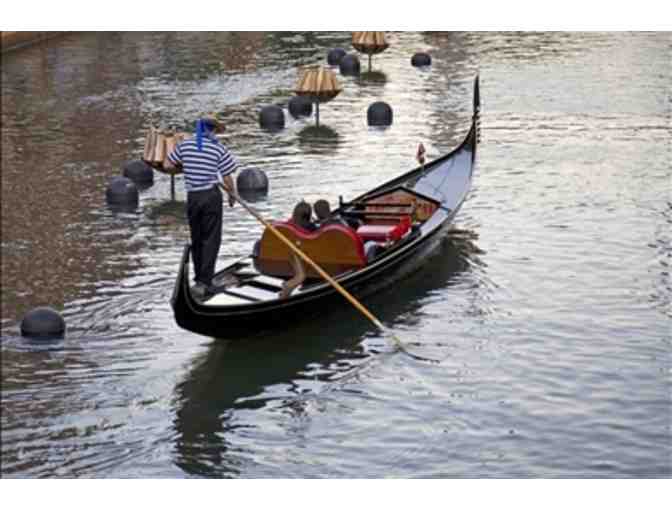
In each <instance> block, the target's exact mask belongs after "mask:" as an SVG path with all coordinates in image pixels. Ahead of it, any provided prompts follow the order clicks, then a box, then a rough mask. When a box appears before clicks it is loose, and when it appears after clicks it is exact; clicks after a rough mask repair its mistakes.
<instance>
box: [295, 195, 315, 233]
mask: <svg viewBox="0 0 672 510" xmlns="http://www.w3.org/2000/svg"><path fill="white" fill-rule="evenodd" d="M311 213H312V208H311V207H310V204H309V203H308V202H306V201H304V200H301V202H299V203H298V204H296V206H295V207H294V212H293V213H292V221H293V222H294V223H295V224H297V225H299V226H300V227H306V226H307V225H309V224H310V215H311Z"/></svg>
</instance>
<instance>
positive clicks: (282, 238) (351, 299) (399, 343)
mask: <svg viewBox="0 0 672 510" xmlns="http://www.w3.org/2000/svg"><path fill="white" fill-rule="evenodd" d="M219 186H220V188H222V190H223V191H224V192H226V193H228V194H229V195H231V196H232V197H233V198H234V199H235V200H236V201H237V202H238V203H239V204H240V205H242V206H243V208H244V209H245V210H246V211H247V212H249V213H250V214H251V215H252V216H254V217H255V218H256V219H257V220H258V221H259V222H260V223H261V224H262V225H264V226H265V227H266V228H268V229H269V230H270V231H271V232H273V234H274V235H275V236H276V237H277V238H278V239H280V241H282V242H283V243H284V244H285V245H287V247H288V248H289V249H290V250H292V251H293V252H294V253H296V254H297V255H298V256H299V257H301V259H302V260H303V261H304V262H306V263H307V264H308V265H309V266H310V267H312V268H313V269H314V270H315V271H316V272H317V273H318V274H319V275H320V276H322V278H324V279H325V280H326V281H327V282H329V283H330V284H331V286H332V287H334V288H335V289H336V290H337V291H338V292H340V293H341V295H342V296H343V297H344V298H345V299H347V300H348V301H349V302H350V304H351V305H352V306H354V307H355V308H357V310H359V311H360V312H361V313H362V314H363V315H364V316H365V317H366V318H367V319H369V320H370V321H371V322H373V323H374V324H375V325H376V327H378V329H380V330H381V331H382V332H383V333H384V334H386V335H387V336H389V337H390V338H391V339H392V340H393V341H394V343H395V346H396V347H397V349H399V350H400V351H403V352H405V353H406V354H408V355H409V356H411V357H412V358H415V359H418V360H422V361H431V362H433V363H439V360H435V359H430V358H424V357H422V356H418V355H416V354H413V353H411V352H409V351H407V350H406V348H405V346H404V344H403V342H402V341H401V340H399V338H397V336H396V335H395V334H394V332H392V330H391V329H389V328H388V327H386V326H385V325H384V324H383V323H382V322H380V321H379V320H378V319H377V318H376V317H375V315H373V314H372V313H371V312H370V311H369V310H368V309H367V308H366V307H365V306H364V305H363V304H361V303H360V302H359V301H357V300H356V299H355V298H354V296H352V294H350V293H349V292H348V291H347V290H345V289H344V288H343V287H342V286H341V285H340V284H339V283H338V282H337V281H336V280H334V279H333V278H332V277H331V276H330V275H329V273H327V272H326V271H325V270H324V269H322V268H321V267H320V266H318V265H317V264H316V263H315V262H313V260H312V259H311V258H310V257H308V255H306V254H305V253H304V252H303V251H302V250H300V249H299V248H297V247H296V246H295V245H294V243H292V242H291V241H290V240H289V239H287V238H286V237H285V236H284V235H283V234H282V233H281V232H280V231H279V230H278V229H277V228H275V227H274V226H273V225H271V224H270V223H269V222H268V221H266V220H265V219H264V218H262V217H261V215H260V214H259V213H258V212H256V211H255V210H254V209H252V208H251V207H250V206H249V205H248V204H247V203H245V201H244V200H243V199H242V198H240V196H238V194H237V193H236V192H235V191H233V190H228V189H227V188H226V186H225V185H224V183H223V182H222V181H221V180H220V181H219Z"/></svg>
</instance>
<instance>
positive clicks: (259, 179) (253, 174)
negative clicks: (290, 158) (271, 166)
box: [236, 168, 268, 192]
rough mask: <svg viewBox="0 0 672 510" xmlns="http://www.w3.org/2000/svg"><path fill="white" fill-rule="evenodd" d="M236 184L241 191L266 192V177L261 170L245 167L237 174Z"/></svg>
mask: <svg viewBox="0 0 672 510" xmlns="http://www.w3.org/2000/svg"><path fill="white" fill-rule="evenodd" d="M236 186H237V187H238V190H239V191H241V192H249V191H254V192H267V191H268V177H266V174H265V173H264V171H263V170H259V169H258V168H246V169H244V170H243V171H242V172H240V173H239V174H238V177H237V179H236Z"/></svg>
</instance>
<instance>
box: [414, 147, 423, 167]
mask: <svg viewBox="0 0 672 510" xmlns="http://www.w3.org/2000/svg"><path fill="white" fill-rule="evenodd" d="M415 159H417V160H418V163H420V164H421V165H424V164H425V146H424V145H422V143H420V144H419V145H418V153H417V154H416V155H415Z"/></svg>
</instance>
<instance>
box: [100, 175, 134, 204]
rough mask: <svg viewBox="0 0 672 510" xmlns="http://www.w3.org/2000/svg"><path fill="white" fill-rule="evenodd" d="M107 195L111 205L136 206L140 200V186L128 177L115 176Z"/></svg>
mask: <svg viewBox="0 0 672 510" xmlns="http://www.w3.org/2000/svg"><path fill="white" fill-rule="evenodd" d="M105 195H106V196H107V203H108V204H110V205H123V206H136V205H138V201H139V193H138V188H137V186H136V185H135V184H133V181H131V180H130V179H129V178H128V177H113V178H112V180H111V181H110V184H109V186H108V187H107V191H106V192H105Z"/></svg>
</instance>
